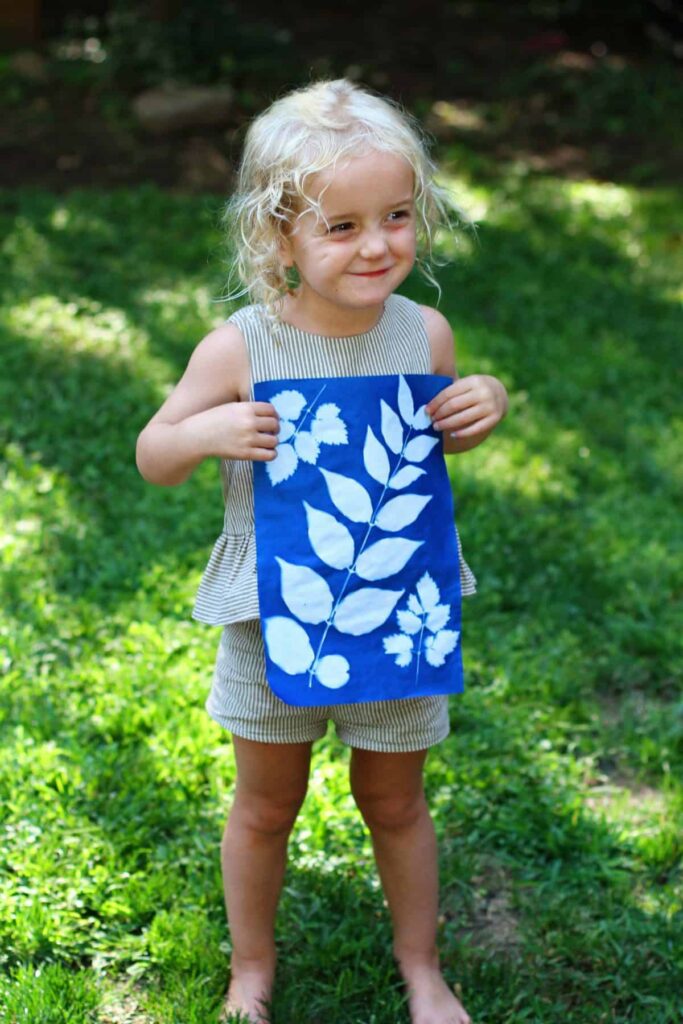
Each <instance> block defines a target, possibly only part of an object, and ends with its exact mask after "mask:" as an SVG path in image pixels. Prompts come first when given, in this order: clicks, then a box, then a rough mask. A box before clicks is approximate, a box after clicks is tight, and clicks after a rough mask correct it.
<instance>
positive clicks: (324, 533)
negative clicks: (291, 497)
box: [304, 502, 354, 569]
mask: <svg viewBox="0 0 683 1024" xmlns="http://www.w3.org/2000/svg"><path fill="white" fill-rule="evenodd" d="M304 508H305V509H306V520H307V522H308V539H309V540H310V542H311V547H312V548H313V550H314V551H315V553H316V555H317V556H318V558H319V559H320V561H321V562H324V563H325V565H331V566H332V568H333V569H348V568H349V566H350V565H351V564H352V562H353V556H354V547H353V537H352V536H351V534H350V533H349V531H348V530H347V529H346V527H345V526H344V524H343V523H340V522H339V521H338V520H337V519H335V518H334V516H331V515H330V514H329V512H322V511H321V510H320V509H318V508H313V507H312V506H311V505H309V504H308V503H307V502H304Z"/></svg>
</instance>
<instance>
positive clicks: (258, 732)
mask: <svg viewBox="0 0 683 1024" xmlns="http://www.w3.org/2000/svg"><path fill="white" fill-rule="evenodd" d="M205 707H206V710H207V711H208V713H209V715H210V716H211V718H213V719H214V721H216V722H218V724H219V725H222V726H223V727H224V728H226V729H229V730H230V732H232V733H234V734H235V735H236V736H241V737H243V738H244V739H248V740H257V741H259V742H261V743H307V742H312V741H313V740H317V739H320V737H321V736H324V735H325V733H326V732H327V725H328V721H329V720H330V719H331V720H332V721H333V722H334V724H335V728H336V731H337V736H338V737H339V739H340V740H341V741H342V743H345V744H347V746H350V747H359V748H360V749H361V750H377V751H381V752H384V753H402V752H405V751H409V750H424V749H426V748H427V747H430V746H433V745H434V744H435V743H439V742H440V741H441V740H443V739H445V737H446V736H447V735H448V733H449V729H450V726H449V718H448V697H446V696H435V697H408V698H405V699H404V700H382V701H368V702H366V703H361V704H329V705H324V706H321V707H293V706H292V705H290V704H285V703H284V701H282V700H280V698H279V697H277V696H276V695H275V694H274V693H273V691H272V690H271V688H270V686H269V685H268V682H267V680H266V660H265V654H264V649H263V637H262V634H261V623H260V621H259V620H258V619H251V620H249V621H247V622H234V623H231V624H230V625H228V626H224V627H223V634H222V636H221V642H220V646H219V648H218V656H217V658H216V669H215V672H214V677H213V685H212V687H211V692H210V694H209V697H208V699H207V701H206V704H205Z"/></svg>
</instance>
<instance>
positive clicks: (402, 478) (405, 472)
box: [389, 466, 425, 491]
mask: <svg viewBox="0 0 683 1024" xmlns="http://www.w3.org/2000/svg"><path fill="white" fill-rule="evenodd" d="M424 474H425V470H424V469H418V467H417V466H404V467H403V469H399V471H398V473H394V475H393V476H392V477H391V479H390V480H389V486H390V487H391V489H392V490H393V491H402V490H403V489H404V487H410V485H411V484H414V483H415V481H416V480H417V478H418V477H420V476H424Z"/></svg>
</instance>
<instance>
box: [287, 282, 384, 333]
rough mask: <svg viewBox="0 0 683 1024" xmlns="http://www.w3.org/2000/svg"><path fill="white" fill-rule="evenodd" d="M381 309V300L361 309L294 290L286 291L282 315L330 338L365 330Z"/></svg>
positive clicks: (310, 331)
mask: <svg viewBox="0 0 683 1024" xmlns="http://www.w3.org/2000/svg"><path fill="white" fill-rule="evenodd" d="M383 312H384V303H380V304H379V305H377V306H367V307H363V308H362V309H353V308H352V307H349V308H343V307H339V306H335V305H333V304H332V303H326V302H321V301H320V300H319V299H318V300H317V301H315V300H311V299H309V298H308V297H307V296H306V295H305V294H302V293H297V292H289V293H288V294H287V295H286V296H285V298H284V301H283V304H282V319H283V320H284V321H285V322H286V323H288V324H291V325H292V327H298V328H299V329H300V330H302V331H307V332H309V333H310V334H322V335H327V336H329V337H331V338H335V337H336V338H339V337H344V336H346V335H353V334H365V333H366V332H367V331H370V330H372V328H373V327H375V326H376V325H377V324H378V323H379V321H380V319H381V317H382V314H383Z"/></svg>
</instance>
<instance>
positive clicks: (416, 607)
mask: <svg viewBox="0 0 683 1024" xmlns="http://www.w3.org/2000/svg"><path fill="white" fill-rule="evenodd" d="M408 607H409V608H410V610H411V612H412V613H413V615H422V612H423V610H424V609H423V608H422V605H421V604H420V602H419V601H418V599H417V597H416V596H415V594H411V595H410V597H409V598H408Z"/></svg>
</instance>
